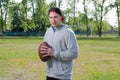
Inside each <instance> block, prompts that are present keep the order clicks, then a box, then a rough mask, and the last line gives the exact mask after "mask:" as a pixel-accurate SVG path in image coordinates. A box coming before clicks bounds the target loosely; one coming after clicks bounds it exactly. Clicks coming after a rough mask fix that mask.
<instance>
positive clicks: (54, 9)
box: [48, 7, 62, 16]
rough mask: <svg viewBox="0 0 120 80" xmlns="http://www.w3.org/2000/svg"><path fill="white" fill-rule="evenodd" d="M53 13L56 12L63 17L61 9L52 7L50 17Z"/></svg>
mask: <svg viewBox="0 0 120 80" xmlns="http://www.w3.org/2000/svg"><path fill="white" fill-rule="evenodd" d="M51 11H55V12H56V13H58V14H59V15H60V16H62V11H61V10H60V8H58V7H52V8H50V9H49V11H48V15H49V14H50V12H51Z"/></svg>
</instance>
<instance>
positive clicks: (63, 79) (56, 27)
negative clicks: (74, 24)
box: [42, 7, 78, 80]
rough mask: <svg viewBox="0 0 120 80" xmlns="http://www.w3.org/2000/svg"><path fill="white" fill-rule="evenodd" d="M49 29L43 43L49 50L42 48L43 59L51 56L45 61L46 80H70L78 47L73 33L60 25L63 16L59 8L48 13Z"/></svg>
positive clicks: (63, 25) (54, 8)
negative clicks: (46, 44) (45, 43)
mask: <svg viewBox="0 0 120 80" xmlns="http://www.w3.org/2000/svg"><path fill="white" fill-rule="evenodd" d="M48 16H49V21H50V24H51V27H50V28H48V30H47V31H46V33H45V36H44V41H45V42H47V43H48V44H49V45H50V46H51V48H48V47H45V46H44V47H43V48H42V50H43V51H42V53H43V54H44V53H47V54H46V55H44V56H43V57H46V56H51V58H50V59H49V60H48V61H47V74H46V75H47V77H46V80H72V65H73V59H75V58H77V57H78V45H77V42H76V37H75V34H74V32H73V31H72V30H71V29H70V28H69V27H68V26H67V25H65V24H63V23H62V21H63V19H64V18H63V15H62V12H61V10H60V9H59V8H57V7H52V8H50V9H49V11H48Z"/></svg>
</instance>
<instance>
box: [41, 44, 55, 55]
mask: <svg viewBox="0 0 120 80" xmlns="http://www.w3.org/2000/svg"><path fill="white" fill-rule="evenodd" d="M41 50H42V51H41V53H42V54H43V56H42V57H46V56H51V57H52V56H54V50H53V49H52V48H49V47H46V46H43V47H42V48H41ZM46 53H47V54H46Z"/></svg>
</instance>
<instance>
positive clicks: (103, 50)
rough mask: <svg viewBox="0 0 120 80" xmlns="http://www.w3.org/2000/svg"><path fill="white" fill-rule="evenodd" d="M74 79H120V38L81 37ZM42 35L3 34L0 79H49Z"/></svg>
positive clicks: (0, 47)
mask: <svg viewBox="0 0 120 80" xmlns="http://www.w3.org/2000/svg"><path fill="white" fill-rule="evenodd" d="M77 40H78V44H79V57H78V58H77V59H75V61H74V65H73V80H120V50H119V49H120V38H119V37H103V38H97V37H94V38H85V37H81V38H77ZM41 41H42V38H40V37H0V80H45V72H46V65H45V63H44V62H41V61H40V59H39V57H38V53H37V49H38V46H39V43H40V42H41Z"/></svg>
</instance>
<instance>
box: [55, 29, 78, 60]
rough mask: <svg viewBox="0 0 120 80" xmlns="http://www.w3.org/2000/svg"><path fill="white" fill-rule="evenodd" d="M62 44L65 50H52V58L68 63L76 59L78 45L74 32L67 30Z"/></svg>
mask: <svg viewBox="0 0 120 80" xmlns="http://www.w3.org/2000/svg"><path fill="white" fill-rule="evenodd" d="M64 43H65V45H66V46H65V47H66V49H65V50H63V51H60V50H54V56H55V58H56V59H57V60H60V61H70V60H73V59H75V58H77V57H78V45H77V40H76V37H75V34H74V32H73V31H72V30H71V29H68V31H66V33H65V37H64Z"/></svg>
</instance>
